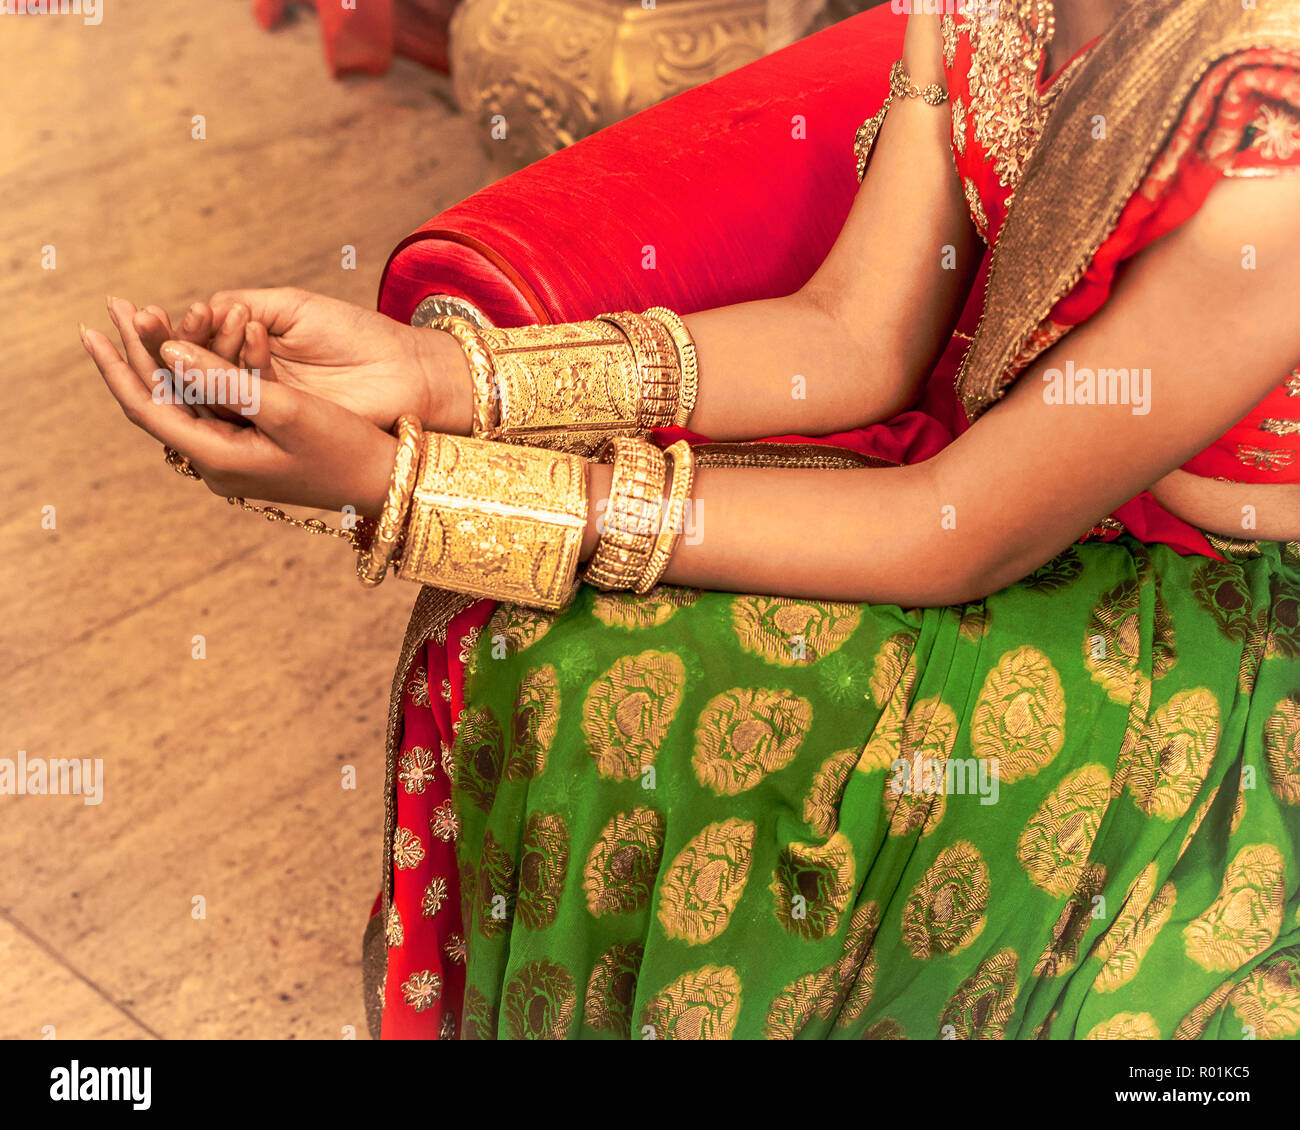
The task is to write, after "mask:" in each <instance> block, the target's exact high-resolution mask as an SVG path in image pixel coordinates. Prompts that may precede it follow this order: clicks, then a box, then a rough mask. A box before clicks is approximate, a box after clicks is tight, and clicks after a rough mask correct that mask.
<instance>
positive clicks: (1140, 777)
mask: <svg viewBox="0 0 1300 1130" xmlns="http://www.w3.org/2000/svg"><path fill="white" fill-rule="evenodd" d="M1238 557H1239V559H1235V560H1228V561H1222V562H1221V561H1214V560H1211V559H1205V558H1195V557H1180V556H1179V555H1178V554H1176V553H1175V552H1173V551H1172V550H1170V549H1168V548H1167V547H1164V546H1154V547H1145V546H1143V545H1142V544H1141V543H1139V542H1137V541H1135V540H1134V539H1132V538H1130V537H1128V536H1123V537H1121V538H1119V539H1118V540H1117V541H1114V542H1110V543H1088V544H1084V545H1081V546H1077V547H1074V548H1072V549H1070V550H1068V551H1066V552H1065V553H1064V554H1062V555H1061V556H1060V557H1058V558H1056V559H1055V560H1054V561H1052V562H1050V563H1049V564H1047V565H1045V566H1044V567H1042V568H1041V569H1039V570H1037V571H1036V572H1034V573H1033V574H1031V575H1030V576H1028V577H1026V578H1025V579H1024V580H1022V581H1021V582H1019V583H1018V584H1016V585H1013V586H1011V587H1010V588H1008V589H1006V590H1004V591H1002V592H1000V593H997V594H995V595H993V596H990V597H988V598H987V599H986V600H984V601H982V602H979V603H975V604H969V605H966V606H964V607H961V608H939V609H917V610H905V609H901V608H898V607H894V606H879V605H852V604H834V603H825V602H813V601H794V600H786V599H778V598H770V597H753V596H734V595H728V594H720V593H699V592H694V591H690V590H683V589H674V588H667V587H665V588H661V589H658V590H655V591H654V592H652V593H651V594H650V595H649V596H647V597H644V598H636V597H629V596H623V595H615V596H611V595H604V594H600V593H597V592H595V591H594V590H590V589H584V590H582V592H581V594H580V596H579V598H578V600H577V602H576V603H575V604H574V605H573V606H572V607H571V608H570V609H569V610H567V611H566V612H564V613H563V614H559V615H544V614H539V613H532V612H528V611H526V610H522V609H519V608H516V607H512V606H503V607H501V608H499V609H498V610H497V611H496V613H495V614H494V616H493V618H492V619H491V620H490V621H489V623H488V625H487V627H486V628H485V629H484V630H483V632H482V634H481V636H480V638H479V641H478V644H477V647H476V651H475V653H474V656H473V659H472V661H471V664H470V675H469V682H468V685H467V693H466V703H467V705H466V708H465V711H464V713H463V714H462V717H461V723H460V729H459V736H458V739H457V743H456V749H455V759H456V766H457V776H456V786H455V790H454V794H453V795H454V799H455V804H456V810H457V815H458V817H459V819H460V825H461V831H460V837H459V840H458V843H457V852H458V860H459V864H460V870H461V888H462V902H463V905H462V915H463V917H462V922H463V923H464V929H465V933H466V936H467V951H468V963H467V968H466V992H465V1001H464V1011H463V1013H462V1029H461V1034H462V1037H463V1038H470V1039H472V1038H493V1037H495V1036H500V1037H502V1038H513V1039H520V1038H563V1037H586V1038H618V1037H622V1038H627V1037H629V1036H630V1037H632V1038H640V1039H650V1038H654V1039H665V1038H674V1037H676V1038H713V1039H722V1038H731V1037H735V1038H793V1037H801V1038H835V1039H840V1038H847V1039H858V1038H865V1039H908V1038H913V1039H915V1038H922V1039H934V1038H957V1039H971V1038H1004V1037H1005V1038H1026V1037H1040V1038H1053V1039H1058V1038H1066V1039H1068V1038H1116V1037H1119V1038H1147V1039H1155V1038H1166V1039H1167V1038H1171V1037H1174V1038H1195V1037H1219V1038H1241V1037H1242V1036H1243V1035H1248V1036H1249V1035H1256V1036H1258V1037H1260V1038H1276V1037H1295V1036H1297V1035H1300V920H1298V913H1297V912H1298V911H1300V896H1298V895H1297V879H1298V878H1300V809H1297V804H1300V663H1298V659H1297V657H1298V656H1300V630H1298V629H1297V626H1296V609H1297V607H1300V547H1298V546H1297V545H1295V544H1294V543H1290V544H1287V545H1280V544H1277V543H1262V544H1260V545H1258V546H1255V547H1251V548H1249V549H1244V550H1240V551H1239V553H1238Z"/></svg>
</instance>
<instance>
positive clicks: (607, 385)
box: [357, 307, 699, 610]
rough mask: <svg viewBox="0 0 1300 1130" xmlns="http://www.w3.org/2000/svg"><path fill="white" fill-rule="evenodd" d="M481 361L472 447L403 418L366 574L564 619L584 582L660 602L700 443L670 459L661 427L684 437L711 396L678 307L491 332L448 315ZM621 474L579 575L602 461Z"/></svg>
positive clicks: (673, 451)
mask: <svg viewBox="0 0 1300 1130" xmlns="http://www.w3.org/2000/svg"><path fill="white" fill-rule="evenodd" d="M432 328H434V329H439V330H443V331H445V332H447V333H449V334H451V335H452V337H453V338H455V340H456V342H457V343H458V344H459V345H460V348H461V350H462V351H463V352H464V354H465V358H466V361H467V362H468V364H469V369H470V376H471V380H472V382H473V386H474V416H473V420H474V423H473V433H472V435H471V436H470V437H468V438H464V437H459V436H447V435H440V434H438V433H434V432H430V433H427V434H424V435H421V433H420V427H419V423H418V422H417V421H416V420H415V418H414V417H403V418H402V419H401V420H400V421H398V426H397V436H398V446H397V458H396V461H395V463H394V467H393V474H392V478H391V480H390V482H389V489H388V494H387V498H386V501H385V505H384V509H383V512H382V513H381V515H380V516H379V519H378V521H377V522H376V523H374V533H373V536H372V537H371V538H370V540H369V543H368V544H366V545H364V546H362V545H361V544H360V543H358V550H359V552H360V558H359V560H358V562H357V573H358V576H359V577H360V578H361V580H362V581H363V582H364V583H366V584H371V585H374V584H378V583H379V582H380V581H381V580H383V578H384V575H385V574H386V573H387V572H388V570H389V569H390V567H392V568H393V569H394V570H395V571H396V573H397V575H398V576H399V577H401V578H402V579H403V580H409V581H416V582H419V583H421V584H426V585H434V586H436V587H439V588H445V589H451V590H453V591H455V592H462V593H466V594H469V595H472V596H481V597H489V598H492V599H495V600H509V601H513V602H515V603H518V604H525V605H530V606H532V607H536V608H543V609H552V610H554V609H559V608H562V607H564V605H566V604H567V603H568V602H569V600H570V599H571V598H572V596H573V593H574V590H575V589H576V587H577V582H578V580H579V579H581V580H583V581H586V582H588V583H589V584H592V585H595V586H596V587H597V588H601V589H605V590H619V589H621V590H628V591H631V592H635V593H638V594H642V595H644V594H645V593H647V592H649V591H650V590H651V589H652V588H653V587H654V586H655V585H656V584H658V583H659V581H660V579H661V578H662V577H663V575H664V572H665V570H666V569H667V568H668V563H669V561H670V560H671V558H672V555H673V552H674V551H675V549H676V548H677V544H678V540H679V539H680V537H681V533H682V529H683V527H684V522H685V517H686V508H687V506H688V505H689V501H690V496H691V490H692V487H693V485H694V481H695V463H694V458H693V456H692V453H691V449H690V446H689V445H688V444H687V443H686V442H685V441H681V442H678V443H675V444H673V445H672V446H671V447H670V448H668V449H667V451H663V450H661V449H660V448H658V447H657V446H655V445H654V444H653V443H651V442H649V440H647V439H646V438H644V437H645V436H646V434H647V433H649V432H650V431H651V430H652V429H654V428H665V427H674V426H676V427H683V426H685V425H686V423H687V422H688V421H689V419H690V415H691V411H692V409H693V408H694V406H695V397H696V391H697V389H698V385H699V377H698V367H697V364H696V357H695V346H694V343H693V342H692V340H691V335H690V332H689V331H688V330H687V328H686V325H685V324H684V323H683V322H682V320H681V318H679V317H678V316H677V315H676V314H674V313H673V312H672V311H670V310H667V309H665V308H663V307H653V308H651V309H649V310H647V311H645V313H643V314H634V313H632V312H630V311H624V312H621V313H612V314H601V315H600V316H599V317H597V318H593V319H591V320H590V321H586V322H570V323H565V324H562V325H547V326H522V327H518V328H514V329H497V328H481V327H478V326H475V325H474V324H473V323H472V322H470V321H468V320H467V319H464V318H458V317H446V318H439V319H438V320H436V321H435V322H434V323H433V327H432ZM590 456H595V457H598V458H601V459H603V460H606V461H609V462H612V463H613V478H612V481H611V484H610V497H609V500H608V503H607V506H606V508H605V510H604V511H603V512H602V513H601V515H600V537H599V540H598V541H597V544H596V549H595V552H594V554H593V555H592V558H591V561H590V562H589V563H588V565H587V568H586V569H585V571H583V573H582V574H581V577H579V575H578V567H579V553H580V550H581V547H582V538H583V533H584V531H585V530H586V526H587V512H588V497H587V466H586V462H587V457H590Z"/></svg>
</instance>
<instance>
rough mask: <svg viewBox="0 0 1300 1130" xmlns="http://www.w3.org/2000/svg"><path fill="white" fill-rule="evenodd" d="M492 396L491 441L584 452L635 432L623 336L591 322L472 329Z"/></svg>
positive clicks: (634, 393) (635, 402) (637, 388)
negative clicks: (486, 358) (489, 371)
mask: <svg viewBox="0 0 1300 1130" xmlns="http://www.w3.org/2000/svg"><path fill="white" fill-rule="evenodd" d="M479 333H480V337H481V339H482V340H483V342H484V343H485V344H486V346H487V348H488V350H489V351H490V352H491V354H492V364H493V368H494V371H495V373H496V382H497V391H498V395H499V397H500V418H499V419H500V423H499V428H498V431H497V434H496V436H495V437H493V438H496V439H500V440H502V441H504V442H506V443H517V444H527V445H530V446H534V447H549V448H554V449H556V450H559V451H572V452H576V453H578V454H581V455H592V454H594V453H595V452H597V451H598V450H600V448H601V447H603V446H604V444H605V443H607V442H608V440H609V439H610V437H611V436H614V435H634V434H636V432H637V412H638V409H639V406H640V392H641V378H640V375H639V373H638V372H637V366H636V359H635V357H634V355H633V352H632V345H631V342H630V341H629V340H628V338H627V335H626V334H625V333H623V331H622V330H620V329H619V328H618V327H617V326H614V325H611V324H609V323H608V322H604V321H601V320H599V319H596V318H593V319H591V320H589V321H585V322H563V323H560V324H559V325H544V326H516V327H512V328H509V329H502V328H500V327H491V328H487V329H484V330H481V331H479Z"/></svg>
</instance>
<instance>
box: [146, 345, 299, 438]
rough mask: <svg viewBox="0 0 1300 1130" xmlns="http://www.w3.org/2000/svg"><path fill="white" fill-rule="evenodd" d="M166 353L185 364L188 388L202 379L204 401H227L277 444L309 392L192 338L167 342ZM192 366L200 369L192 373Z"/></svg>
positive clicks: (167, 358)
mask: <svg viewBox="0 0 1300 1130" xmlns="http://www.w3.org/2000/svg"><path fill="white" fill-rule="evenodd" d="M162 355H163V359H164V360H165V361H167V363H168V364H170V365H172V366H173V367H174V366H176V365H180V366H182V368H183V370H184V372H185V378H186V383H187V390H188V388H189V387H193V386H194V384H195V383H196V382H197V381H199V380H202V381H203V388H202V390H201V399H202V400H203V402H204V403H206V404H208V405H211V406H215V405H218V404H220V405H224V406H225V407H226V408H228V409H231V410H233V411H235V412H238V413H239V415H240V416H241V417H243V419H244V420H245V421H248V422H250V423H254V424H256V425H257V427H258V429H259V430H261V431H262V432H265V433H266V435H267V436H268V437H269V438H270V439H271V440H272V441H274V442H275V443H276V445H277V446H279V445H280V444H281V440H282V439H283V438H285V436H286V435H287V433H289V432H290V431H291V430H292V426H293V423H294V421H295V419H296V418H297V415H298V413H297V409H298V408H299V407H300V404H301V401H302V399H303V397H305V396H306V395H307V394H306V393H300V392H297V391H295V390H294V389H290V388H287V387H285V386H284V385H282V384H280V383H279V382H278V381H264V380H262V377H261V374H260V373H256V372H254V371H252V370H250V369H241V368H238V367H235V366H232V365H230V364H229V363H228V362H227V361H226V360H225V359H224V358H223V357H220V356H218V355H217V354H216V353H213V352H212V351H211V350H207V349H204V348H202V347H201V346H198V345H194V344H193V343H191V342H182V341H168V342H164V343H163V347H162ZM192 370H198V372H195V373H192V372H191V371H192ZM187 394H188V392H187Z"/></svg>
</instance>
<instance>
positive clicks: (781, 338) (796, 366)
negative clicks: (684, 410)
mask: <svg viewBox="0 0 1300 1130" xmlns="http://www.w3.org/2000/svg"><path fill="white" fill-rule="evenodd" d="M683 320H684V321H685V323H686V326H687V328H688V329H689V330H690V331H691V336H692V337H693V338H694V341H695V348H696V352H697V354H698V357H699V366H700V385H699V396H698V399H697V400H696V403H695V411H694V413H693V414H692V416H691V422H690V429H691V431H693V432H697V433H699V434H701V435H706V436H708V437H709V438H710V439H714V440H748V439H759V438H762V437H765V436H773V435H810V436H816V435H827V434H830V433H833V432H839V431H848V430H849V429H851V428H855V427H862V426H863V425H866V424H870V423H874V422H876V421H878V420H883V419H887V418H888V417H890V416H892V415H894V414H895V413H897V412H898V411H900V410H901V409H903V408H905V407H906V405H907V400H908V399H909V397H910V389H911V386H912V384H913V382H912V381H911V380H910V379H909V374H908V373H906V372H905V371H904V369H903V359H902V358H901V357H899V356H887V355H885V354H884V351H883V350H881V349H878V348H877V349H873V348H872V347H871V345H870V344H868V343H866V342H863V341H861V340H858V339H857V338H856V337H855V336H854V335H853V334H851V333H850V332H849V330H848V327H847V326H846V325H845V323H844V321H843V320H842V319H841V318H840V317H839V316H837V314H836V312H835V311H834V310H833V309H829V308H827V306H826V305H825V304H822V303H819V302H818V301H817V300H816V299H815V298H814V297H813V295H812V293H811V292H809V291H806V290H805V291H798V292H796V293H794V294H791V295H787V296H786V297H784V298H773V299H764V300H760V301H755V302H745V303H740V304H738V305H735V306H724V307H720V308H718V309H714V310H705V311H701V312H699V313H696V314H689V315H687V316H686V317H685V318H684V319H683Z"/></svg>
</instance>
